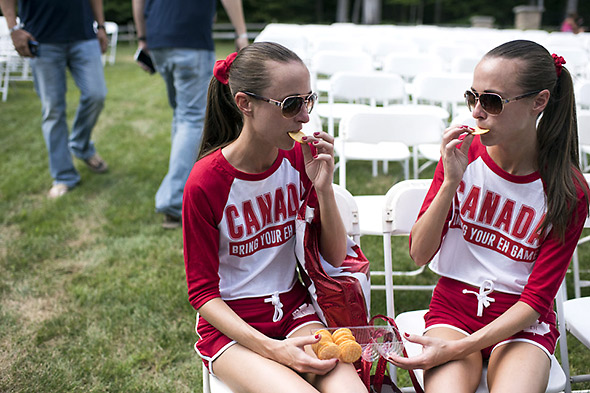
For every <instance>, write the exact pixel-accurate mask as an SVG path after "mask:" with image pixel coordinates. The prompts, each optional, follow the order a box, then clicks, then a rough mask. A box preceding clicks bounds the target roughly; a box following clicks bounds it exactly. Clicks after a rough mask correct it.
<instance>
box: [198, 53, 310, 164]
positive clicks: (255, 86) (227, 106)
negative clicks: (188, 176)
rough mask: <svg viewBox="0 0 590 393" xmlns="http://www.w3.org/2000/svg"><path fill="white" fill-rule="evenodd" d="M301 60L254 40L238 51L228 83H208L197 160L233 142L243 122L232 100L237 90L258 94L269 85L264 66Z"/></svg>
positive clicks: (266, 67)
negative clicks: (201, 139) (201, 138)
mask: <svg viewBox="0 0 590 393" xmlns="http://www.w3.org/2000/svg"><path fill="white" fill-rule="evenodd" d="M271 61H274V62H278V63H289V62H294V61H295V62H299V63H301V64H303V61H302V60H301V59H300V58H299V56H297V55H296V54H295V53H294V52H293V51H291V50H289V49H287V48H285V47H284V46H282V45H280V44H277V43H274V42H255V43H253V44H251V45H248V46H246V47H245V48H243V49H242V50H240V51H239V52H238V55H237V56H236V58H235V59H234V61H233V63H232V65H231V67H230V70H229V78H228V81H229V83H228V84H227V85H224V84H223V83H221V82H219V81H218V80H217V78H215V76H213V77H212V78H211V81H210V82H209V91H208V92H207V109H206V111H205V125H204V128H203V141H202V142H201V147H200V149H199V154H198V159H200V158H202V157H204V156H206V155H207V154H209V153H212V152H213V151H215V150H217V149H219V148H222V147H224V146H227V145H229V144H230V143H232V142H233V141H235V140H236V139H237V138H238V136H239V135H240V132H241V131H242V127H243V125H244V119H243V115H242V112H241V111H240V110H239V108H238V106H237V105H236V102H235V99H234V97H235V95H236V93H238V92H240V91H248V92H251V93H255V94H261V93H262V92H263V91H264V90H265V89H266V88H268V87H269V86H270V85H271V82H272V81H271V80H270V79H269V72H268V66H269V63H270V62H271Z"/></svg>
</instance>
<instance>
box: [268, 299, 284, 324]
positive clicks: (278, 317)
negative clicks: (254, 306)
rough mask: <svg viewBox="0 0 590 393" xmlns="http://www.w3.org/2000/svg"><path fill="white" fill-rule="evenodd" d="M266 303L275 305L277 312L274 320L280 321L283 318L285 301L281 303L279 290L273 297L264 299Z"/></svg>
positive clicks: (273, 317)
mask: <svg viewBox="0 0 590 393" xmlns="http://www.w3.org/2000/svg"><path fill="white" fill-rule="evenodd" d="M264 303H271V304H272V305H273V306H275V313H274V315H273V316H272V321H273V322H278V321H280V320H281V319H282V318H283V303H281V299H280V297H279V293H278V292H275V293H273V294H272V296H271V297H269V298H266V299H264Z"/></svg>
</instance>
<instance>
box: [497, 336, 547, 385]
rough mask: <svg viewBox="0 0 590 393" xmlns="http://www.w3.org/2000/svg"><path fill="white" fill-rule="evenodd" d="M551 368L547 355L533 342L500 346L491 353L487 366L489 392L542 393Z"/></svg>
mask: <svg viewBox="0 0 590 393" xmlns="http://www.w3.org/2000/svg"><path fill="white" fill-rule="evenodd" d="M550 368H551V361H550V360H549V357H548V356H547V354H546V353H545V352H544V351H543V350H542V349H540V348H539V347H537V346H535V345H533V344H531V343H528V342H522V341H520V342H519V341H517V342H511V343H507V344H503V345H500V346H498V347H496V349H494V351H493V352H492V355H491V356H490V362H489V365H488V386H489V387H490V393H495V392H502V393H510V392H515V393H516V392H518V393H543V392H545V389H546V388H547V382H548V381H549V370H550Z"/></svg>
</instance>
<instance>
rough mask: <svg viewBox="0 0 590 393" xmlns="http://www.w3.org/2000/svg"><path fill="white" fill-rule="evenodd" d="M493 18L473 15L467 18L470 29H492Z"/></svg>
mask: <svg viewBox="0 0 590 393" xmlns="http://www.w3.org/2000/svg"><path fill="white" fill-rule="evenodd" d="M495 20H496V19H495V18H494V17H493V16H485V15H474V16H472V17H471V18H469V22H471V27H487V28H492V27H494V22H495Z"/></svg>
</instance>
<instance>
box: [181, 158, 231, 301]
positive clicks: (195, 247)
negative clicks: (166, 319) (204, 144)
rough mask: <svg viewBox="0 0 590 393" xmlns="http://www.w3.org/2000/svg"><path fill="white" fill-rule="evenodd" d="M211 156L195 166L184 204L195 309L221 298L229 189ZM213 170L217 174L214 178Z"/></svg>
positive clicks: (188, 268)
mask: <svg viewBox="0 0 590 393" xmlns="http://www.w3.org/2000/svg"><path fill="white" fill-rule="evenodd" d="M214 155H215V153H213V154H211V156H214ZM211 156H208V157H205V158H203V159H202V160H200V161H198V162H197V163H196V164H195V166H194V168H193V170H192V172H191V174H190V176H189V178H188V180H187V182H186V184H185V187H184V196H183V203H182V232H183V240H184V263H185V271H186V280H187V285H188V299H189V302H190V304H191V305H192V306H193V307H194V308H195V309H198V308H199V307H201V306H202V305H203V304H205V303H206V302H208V301H209V300H211V299H213V298H216V297H220V293H219V230H218V224H219V222H220V220H221V215H222V211H223V205H224V204H225V201H226V199H227V195H228V192H229V186H223V185H220V183H223V182H220V181H219V180H218V179H219V177H220V176H219V175H218V173H219V171H220V169H219V168H217V169H216V168H215V160H214V159H213V157H211ZM214 171H217V173H216V174H215V175H212V173H214Z"/></svg>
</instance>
